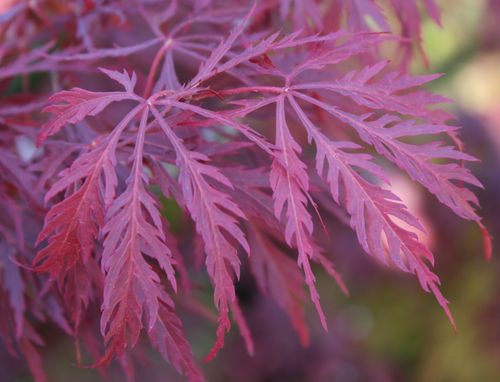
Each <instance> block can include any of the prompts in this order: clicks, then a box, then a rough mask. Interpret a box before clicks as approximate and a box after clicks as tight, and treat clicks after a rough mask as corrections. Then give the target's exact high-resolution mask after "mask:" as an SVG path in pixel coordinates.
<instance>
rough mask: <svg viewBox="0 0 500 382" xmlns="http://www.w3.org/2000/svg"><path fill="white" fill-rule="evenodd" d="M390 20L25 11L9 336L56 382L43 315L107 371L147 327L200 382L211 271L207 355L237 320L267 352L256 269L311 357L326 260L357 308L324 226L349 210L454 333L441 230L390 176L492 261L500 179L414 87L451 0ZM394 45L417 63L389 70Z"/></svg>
mask: <svg viewBox="0 0 500 382" xmlns="http://www.w3.org/2000/svg"><path fill="white" fill-rule="evenodd" d="M384 4H385V3H384ZM385 7H386V8H383V7H382V6H381V4H379V3H378V2H376V1H375V0H363V1H361V0H355V1H344V0H331V1H314V0H300V1H299V0H296V1H292V0H282V1H277V0H275V1H262V2H260V1H256V2H249V1H243V0H241V1H222V0H192V1H175V0H134V1H125V0H122V1H120V0H109V1H106V0H76V1H72V2H65V1H57V0H47V1H38V2H32V1H27V0H26V1H17V2H13V3H12V4H11V5H10V6H7V7H6V9H2V12H3V13H1V14H0V34H1V36H2V39H1V40H2V45H1V48H0V64H1V66H0V86H1V87H2V94H3V95H4V96H3V99H2V100H1V107H0V124H1V126H2V133H1V135H0V169H1V172H0V204H1V206H2V210H3V211H4V212H3V213H2V215H1V216H0V265H1V267H2V269H1V279H0V304H1V306H2V315H1V316H0V335H1V336H2V337H3V340H4V341H3V343H4V344H5V346H6V347H7V349H8V350H9V351H10V352H11V353H12V354H14V355H15V354H17V353H18V351H20V352H21V353H22V354H24V356H25V357H26V359H27V361H28V363H29V366H30V369H31V371H32V372H33V374H34V376H35V377H36V379H37V380H38V381H43V380H44V378H45V377H44V373H43V369H42V362H41V358H40V356H39V354H38V350H37V348H38V347H39V346H43V340H42V339H41V338H40V336H39V335H38V334H37V332H36V331H35V328H34V327H33V324H34V323H37V322H39V321H45V320H51V321H53V322H55V323H56V324H57V325H58V326H59V327H61V328H62V329H63V330H64V331H66V332H67V333H68V334H70V335H73V336H75V337H76V338H77V339H78V341H77V343H78V352H77V353H78V357H80V356H79V354H80V350H79V347H80V341H83V343H84V345H85V347H86V349H87V350H88V352H89V353H90V354H92V355H93V357H94V362H93V364H94V366H96V367H102V366H105V365H107V364H108V363H109V362H110V361H111V360H112V359H114V358H115V357H118V358H120V360H121V361H122V362H124V363H126V362H127V359H128V357H129V355H130V354H131V351H132V349H134V347H135V346H136V344H137V342H138V340H139V337H140V335H141V333H145V334H147V336H148V337H149V339H150V342H151V344H152V345H153V347H155V348H156V349H157V350H158V351H159V352H160V353H161V354H162V356H163V357H164V358H165V359H166V360H167V361H168V362H170V363H171V364H172V365H173V366H174V367H175V368H176V369H177V370H178V371H179V372H180V373H183V374H184V375H185V376H186V377H187V378H188V379H189V380H190V381H200V380H203V379H204V377H203V374H202V373H201V371H200V369H199V367H198V366H197V363H196V362H195V360H194V359H193V356H192V353H191V347H190V345H189V343H188V341H187V340H186V337H185V335H184V333H183V328H182V323H181V321H180V319H179V318H178V316H177V313H176V306H175V304H174V300H176V301H179V302H182V301H183V300H184V299H185V300H187V299H190V301H191V297H190V296H189V294H190V293H189V290H190V283H189V270H190V269H191V268H193V267H196V264H197V263H199V260H200V259H202V260H204V262H205V266H206V272H207V274H208V276H209V279H210V281H211V284H212V286H213V296H214V305H215V307H216V309H217V311H218V326H217V330H216V341H215V344H214V345H213V347H212V349H211V350H210V352H209V353H208V355H207V356H206V359H207V360H210V359H211V358H213V357H214V356H215V355H216V354H217V352H218V351H219V350H220V349H221V348H222V347H223V345H224V336H225V334H226V332H228V331H229V330H230V328H231V321H232V320H233V321H234V322H235V323H236V325H237V326H238V328H239V331H240V333H241V335H242V337H243V338H244V340H245V343H246V347H247V350H248V352H249V353H252V352H253V343H252V338H251V334H250V331H249V328H248V326H247V324H246V322H245V318H244V315H243V314H242V311H241V309H240V307H239V305H238V299H237V295H236V292H235V282H237V280H238V279H239V277H240V272H241V268H242V267H241V261H242V259H243V258H244V257H248V264H249V271H250V272H251V273H252V274H253V275H254V277H255V279H256V281H257V285H258V286H259V288H260V289H261V291H262V292H263V293H267V294H269V295H270V296H271V297H272V298H274V299H275V300H276V303H277V304H278V305H279V306H280V307H281V308H283V309H284V310H285V311H286V313H287V314H288V315H289V317H290V320H291V323H292V325H293V327H294V328H295V329H296V331H297V333H298V335H299V338H300V340H301V342H302V343H303V344H304V345H307V343H308V340H309V337H308V336H309V335H308V329H307V325H306V324H305V320H304V308H303V300H304V299H305V296H304V291H303V287H304V286H306V287H307V288H308V290H309V295H310V298H311V300H312V302H313V303H314V305H315V307H316V310H317V312H318V314H319V318H320V320H321V323H322V325H323V326H324V327H325V329H326V328H327V318H326V317H325V314H324V313H323V311H322V308H321V305H320V298H319V294H318V292H317V290H316V287H315V275H314V273H313V267H312V265H311V263H318V264H319V265H320V266H321V267H322V268H324V270H326V272H327V273H328V274H330V275H331V276H332V278H333V279H334V280H335V281H336V283H337V284H338V285H339V287H340V288H341V289H342V290H343V291H344V292H345V293H347V289H346V287H345V285H344V283H343V281H342V279H341V278H340V276H339V275H338V274H337V271H336V269H335V267H334V266H333V264H332V263H331V261H330V259H328V258H327V256H326V255H325V253H324V251H323V250H322V248H321V246H320V245H319V244H318V243H319V240H318V238H319V237H320V236H321V235H322V229H321V227H322V218H321V216H324V214H328V213H330V212H328V211H338V210H339V208H341V209H343V210H344V211H345V212H346V213H347V214H348V216H349V220H348V223H349V224H350V226H351V227H352V229H353V230H354V231H355V233H356V235H357V238H358V241H359V243H360V245H361V246H362V248H363V249H364V251H365V252H366V253H367V254H369V255H371V256H373V257H374V258H376V259H377V260H379V261H380V262H382V263H384V264H386V265H388V266H393V267H394V268H397V269H399V270H401V271H404V272H408V273H411V274H414V275H415V276H416V277H417V279H418V281H419V282H420V284H421V286H422V288H423V289H424V290H425V291H428V292H431V293H433V294H434V296H435V297H436V299H437V301H438V302H439V304H440V305H441V306H442V307H443V309H444V310H445V312H446V313H447V315H448V316H449V319H450V321H451V322H452V323H453V318H452V316H451V313H450V311H449V310H448V302H447V300H446V299H445V298H444V297H443V295H442V294H441V292H440V290H439V279H438V277H437V276H436V275H435V274H434V273H433V272H432V271H431V269H430V266H432V265H433V261H434V260H433V255H432V253H431V252H430V251H429V249H428V248H427V247H426V246H425V245H424V243H422V242H421V241H419V239H418V235H417V233H416V231H417V230H423V227H422V225H421V223H420V222H419V221H418V219H417V218H416V217H415V216H414V215H413V214H412V213H411V212H410V211H409V210H408V209H407V208H406V206H405V205H404V204H403V203H402V202H401V201H400V199H399V198H398V196H396V195H395V194H394V192H393V191H391V189H390V185H389V175H388V174H387V170H386V166H385V165H387V166H390V165H394V166H395V167H397V168H399V169H400V170H402V171H403V172H405V173H406V174H407V175H408V176H409V177H410V178H411V179H412V180H413V181H415V182H417V183H419V184H421V185H422V186H423V187H425V188H426V189H427V190H428V191H429V192H430V193H432V194H434V195H435V197H436V198H437V199H438V200H439V201H440V202H441V203H443V204H444V205H446V206H448V207H449V208H450V209H451V210H452V211H453V212H455V213H456V214H457V215H458V216H459V217H461V218H464V219H467V220H472V221H474V222H476V223H477V224H478V225H479V227H480V228H481V229H482V231H483V234H484V237H485V241H486V246H487V249H486V252H487V253H489V252H490V249H489V241H488V236H487V231H486V230H485V228H484V227H483V225H482V224H481V219H480V217H479V216H478V215H477V213H476V212H475V207H476V206H477V199H476V197H475V196H474V194H473V193H472V192H471V191H470V190H469V189H468V188H466V187H464V185H465V184H468V185H473V186H481V185H480V183H479V182H478V181H477V179H476V178H475V177H474V176H473V175H472V174H471V173H470V172H469V171H468V170H467V169H466V167H464V165H463V164H464V162H466V161H472V160H474V158H472V157H471V156H469V155H467V154H465V153H464V152H463V151H462V145H461V143H460V141H459V139H458V136H457V133H456V130H457V127H456V126H452V125H449V124H447V122H448V121H449V120H451V119H452V116H451V115H449V114H448V113H446V112H444V111H442V110H440V109H439V108H438V104H439V103H442V102H446V101H447V100H446V99H444V98H443V97H440V96H437V95H434V94H431V93H429V92H427V91H425V90H422V89H421V86H422V85H425V84H426V83H428V82H429V81H432V80H433V79H435V78H437V77H438V76H436V75H428V76H411V75H409V74H408V65H409V62H410V59H411V57H412V56H413V55H414V53H417V55H420V56H421V57H422V49H421V37H420V32H421V31H420V29H421V22H420V17H419V16H418V15H419V10H421V9H422V10H424V11H426V12H427V13H428V14H429V15H430V17H431V18H432V19H434V20H435V21H436V22H437V23H439V22H440V21H439V11H438V8H437V6H436V4H435V2H434V0H424V1H422V2H418V1H416V0H411V1H410V0H392V1H391V2H389V3H388V4H385ZM387 15H388V16H389V18H392V19H393V20H396V21H397V22H398V23H399V26H400V28H399V31H395V32H394V33H390V32H389V31H390V29H391V28H390V25H391V23H390V22H389V21H387V20H388V17H387ZM367 20H370V22H368V21H367ZM382 46H384V47H389V48H391V47H392V49H395V52H399V53H397V54H396V53H394V57H393V58H394V59H393V61H392V62H389V61H387V60H384V59H383V58H382V57H381V52H382V49H381V48H382ZM386 50H387V49H386ZM398 55H399V56H398ZM96 67H99V68H100V69H99V70H96V69H95V68H96ZM40 73H41V74H40ZM84 88H86V89H84ZM92 88H93V89H95V90H87V89H92ZM63 89H70V90H63ZM112 89H114V90H112ZM42 109H43V110H44V111H45V113H50V116H49V117H48V120H47V117H46V115H47V114H43V113H42V112H41V111H42ZM43 119H45V120H46V122H45V123H42V122H41V121H42V120H43ZM49 137H50V138H49ZM34 142H36V147H35V144H34ZM382 158H385V161H381V160H382ZM383 165H384V166H383ZM166 199H169V200H174V201H175V203H177V204H178V205H179V206H180V207H181V209H182V210H183V211H184V213H185V214H186V217H187V218H188V219H189V221H191V222H192V223H193V225H192V230H190V231H189V232H184V233H183V237H176V236H175V235H174V234H173V230H171V229H170V228H169V224H168V222H167V220H166V219H165V217H164V216H163V214H162V211H161V203H162V201H164V200H166ZM323 228H324V230H325V231H326V232H328V231H329V229H328V227H324V226H323ZM186 237H188V238H189V240H188V241H189V243H184V244H183V245H180V242H181V241H182V242H186V240H185V238H186ZM295 263H296V264H295ZM191 304H201V302H200V303H195V302H191ZM99 309H100V333H101V334H102V336H103V338H104V349H105V350H104V354H103V355H102V351H101V348H100V345H99V344H100V340H99V333H98V331H96V330H94V327H93V326H92V323H93V318H95V317H96V313H97V312H98V311H99ZM200 309H201V308H200ZM97 315H98V316H99V314H98V313H97ZM78 361H79V362H80V358H78Z"/></svg>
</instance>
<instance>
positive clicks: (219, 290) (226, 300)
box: [151, 106, 250, 360]
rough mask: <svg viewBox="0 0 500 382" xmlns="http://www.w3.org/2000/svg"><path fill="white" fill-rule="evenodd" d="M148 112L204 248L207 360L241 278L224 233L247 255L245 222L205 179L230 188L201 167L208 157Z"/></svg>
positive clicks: (216, 348)
mask: <svg viewBox="0 0 500 382" xmlns="http://www.w3.org/2000/svg"><path fill="white" fill-rule="evenodd" d="M151 111H152V113H153V115H154V116H155V118H156V121H157V122H158V124H159V125H160V127H161V129H162V130H163V132H164V133H165V135H166V136H167V137H168V139H169V141H170V143H171V145H172V147H173V148H174V151H175V153H176V163H177V166H178V167H179V170H180V173H179V183H180V185H181V187H182V192H183V196H184V200H185V202H186V206H187V208H188V210H189V212H190V214H191V217H192V218H193V220H194V221H195V223H196V229H197V231H198V233H199V234H200V235H201V236H202V238H203V241H204V244H205V252H206V254H207V258H206V267H207V271H208V274H209V275H210V278H211V280H212V283H213V284H214V288H215V290H214V302H215V305H216V306H217V309H218V310H219V326H218V328H217V341H216V343H215V345H214V347H213V348H212V350H211V351H210V353H209V354H208V356H207V358H206V359H207V360H209V359H211V358H213V357H215V355H216V354H217V352H218V351H219V350H220V349H221V348H222V346H223V345H224V333H225V332H226V331H228V330H229V329H230V327H231V323H230V321H229V316H228V314H229V309H230V304H231V302H232V301H234V300H235V298H236V295H235V290H234V284H233V277H232V274H231V270H232V271H233V272H234V274H235V275H236V276H237V277H239V274H240V260H239V258H238V254H237V250H236V248H235V247H234V246H233V244H231V242H230V241H228V239H227V238H226V236H225V235H224V233H223V231H225V232H227V233H228V234H229V235H230V236H231V238H232V239H234V240H235V241H236V242H237V243H238V244H240V245H241V246H242V247H243V248H244V249H245V251H246V252H247V253H248V252H249V251H250V248H249V246H248V243H247V241H246V239H245V235H244V234H243V231H242V230H241V229H240V228H239V227H238V225H237V222H236V219H235V217H238V218H244V215H243V212H242V211H241V210H240V208H239V207H238V205H237V204H235V203H234V202H233V201H232V200H231V199H230V197H229V196H228V195H227V194H225V193H224V192H222V191H220V190H218V189H217V188H215V187H214V186H212V185H211V184H210V183H209V181H208V179H212V180H214V181H216V182H218V183H220V184H222V185H224V186H226V187H229V188H232V185H231V183H230V181H229V180H228V179H227V178H226V177H225V176H224V175H223V174H222V173H221V172H220V171H219V170H218V169H217V168H216V167H213V166H211V165H208V164H206V163H203V162H207V161H208V160H209V158H208V157H206V156H205V155H203V154H200V153H198V152H194V151H190V150H188V149H187V148H186V147H185V146H184V145H183V143H182V141H181V140H180V139H179V138H178V137H177V136H176V135H175V133H174V132H173V130H172V129H171V127H170V126H169V125H168V123H167V122H166V121H165V119H164V118H163V117H162V116H161V114H160V113H159V112H158V110H157V109H156V108H155V107H154V106H152V107H151ZM228 265H230V268H228Z"/></svg>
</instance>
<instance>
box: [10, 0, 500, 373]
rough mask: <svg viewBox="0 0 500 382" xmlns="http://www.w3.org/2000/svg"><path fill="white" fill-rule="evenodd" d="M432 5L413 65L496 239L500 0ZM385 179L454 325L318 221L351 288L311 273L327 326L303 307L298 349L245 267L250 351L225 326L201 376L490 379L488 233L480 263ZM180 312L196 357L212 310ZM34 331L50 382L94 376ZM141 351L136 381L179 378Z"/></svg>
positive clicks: (494, 368)
mask: <svg viewBox="0 0 500 382" xmlns="http://www.w3.org/2000/svg"><path fill="white" fill-rule="evenodd" d="M440 5H441V8H442V11H443V20H442V24H443V25H442V27H441V28H440V27H438V26H436V25H435V24H434V23H432V22H431V21H429V22H425V24H424V30H423V41H424V48H425V51H426V53H427V58H428V65H427V66H426V65H425V64H424V62H423V61H424V60H421V59H420V60H419V59H416V60H415V63H414V68H413V70H414V72H415V73H429V72H441V73H445V74H444V76H443V77H442V78H440V79H439V80H437V81H435V82H434V83H433V84H432V85H431V89H432V90H433V91H436V92H439V93H441V94H444V95H446V96H449V97H450V98H452V99H454V100H455V101H456V102H455V103H453V104H451V106H450V108H452V109H453V110H454V112H455V113H456V114H457V115H458V116H459V121H458V123H459V124H460V125H461V126H463V129H462V138H463V140H464V142H466V148H467V152H469V153H472V154H474V155H475V156H477V157H478V158H480V159H481V162H478V163H474V164H473V170H474V173H475V174H476V175H477V176H478V178H479V179H480V180H481V181H482V182H483V184H484V186H485V189H484V190H480V191H479V192H478V195H479V198H480V201H481V205H482V210H481V214H482V216H484V222H485V224H486V225H487V227H489V229H490V231H491V234H492V236H493V239H495V238H499V237H500V218H499V216H500V197H499V195H500V166H499V165H500V0H441V1H440ZM394 183H395V186H396V187H397V188H398V192H397V193H398V194H399V195H401V196H402V198H403V199H405V200H406V202H407V203H408V204H409V205H410V206H411V208H413V209H414V210H415V211H416V212H418V211H420V213H419V214H420V216H421V217H422V219H423V220H424V221H425V222H426V225H427V226H428V227H430V230H429V233H428V235H427V238H426V240H428V241H429V243H430V246H431V248H432V249H433V251H434V253H435V255H436V273H437V274H438V275H440V276H441V279H442V283H443V292H444V293H445V295H446V296H447V297H448V298H449V300H450V301H451V309H452V311H453V314H454V316H455V319H456V322H457V327H458V332H457V333H455V332H454V331H453V329H452V328H451V327H450V325H449V323H448V321H447V319H446V317H445V315H444V313H443V312H442V310H441V308H440V306H439V305H438V304H437V303H436V302H435V301H434V300H433V298H432V297H431V296H430V295H429V294H426V293H424V292H422V291H421V289H420V288H419V286H418V285H417V284H416V281H415V280H413V278H411V277H407V276H404V275H400V274H397V273H395V272H392V271H391V270H385V269H383V268H382V267H380V266H379V265H377V264H374V263H373V262H372V261H371V260H370V259H368V258H367V256H365V255H363V254H362V253H361V250H360V248H359V246H358V244H357V243H356V240H355V236H354V234H353V233H351V232H350V229H349V228H347V227H345V226H344V225H342V224H340V223H337V222H328V226H329V228H330V227H331V229H329V231H330V238H325V241H327V242H328V243H329V245H328V246H329V248H330V250H329V256H330V258H332V259H333V260H334V261H335V262H336V264H337V268H338V270H339V271H340V272H341V273H342V274H343V276H344V279H345V281H346V283H347V285H348V287H349V289H350V293H351V296H350V297H345V296H343V295H342V294H341V293H340V292H339V291H338V289H337V288H336V287H335V286H334V285H333V282H332V281H331V279H329V278H327V277H326V276H325V275H322V274H319V275H318V282H319V288H320V293H321V296H322V297H321V301H322V303H323V305H324V307H325V310H326V312H327V316H328V317H329V325H330V331H329V332H328V333H325V332H324V331H323V330H322V329H321V327H320V324H319V321H318V319H317V317H316V316H315V313H314V311H313V309H312V307H311V306H308V311H307V313H308V321H309V324H310V327H311V343H310V346H309V347H307V348H303V347H301V346H300V344H299V342H298V339H297V337H296V335H295V333H294V332H293V330H292V328H291V326H290V324H289V321H288V319H287V317H286V316H285V314H284V313H283V312H282V311H280V310H279V308H277V307H276V306H275V305H274V303H272V302H271V301H270V300H269V299H267V298H265V297H264V296H262V295H259V294H258V292H256V291H257V288H256V286H255V282H254V280H252V279H251V278H250V276H243V278H242V280H241V282H240V283H239V285H238V294H239V297H240V300H241V302H242V308H243V310H244V313H245V314H246V316H247V318H248V321H249V325H250V330H251V331H252V334H253V336H254V339H255V343H256V355H255V356H254V357H253V358H251V357H249V356H248V355H247V354H246V353H245V351H244V346H243V343H242V341H241V339H240V338H239V336H238V333H237V330H236V329H234V330H233V331H232V332H231V334H230V336H229V337H228V339H227V345H226V347H225V349H224V350H223V351H222V353H221V354H220V355H219V356H218V358H217V359H215V360H214V361H212V362H211V363H209V364H207V365H205V366H204V368H205V370H206V373H207V376H208V378H209V380H210V381H216V382H225V381H238V382H246V381H248V382H250V381H259V382H278V381H286V382H294V381H297V382H299V381H300V382H302V381H304V382H305V381H307V382H309V381H311V382H323V381H325V382H327V381H339V382H357V381H381V382H382V381H388V382H389V381H398V382H399V381H405V382H406V381H415V382H448V381H449V382H471V381H480V382H496V381H500V297H499V296H500V277H498V275H499V274H500V273H499V265H500V259H499V258H498V257H499V256H498V255H499V253H498V247H499V244H498V242H496V241H495V240H494V242H493V243H494V253H493V260H492V261H491V262H490V263H485V262H484V260H483V254H482V248H483V245H482V239H481V235H480V232H479V231H478V229H477V227H476V225H474V224H472V223H467V222H463V221H460V219H457V218H455V216H453V215H452V213H451V212H449V211H447V210H446V208H445V207H442V206H440V205H439V203H437V202H436V201H435V200H433V198H432V197H430V196H428V195H426V194H424V193H423V192H421V191H422V190H421V189H419V188H416V186H415V185H413V184H412V183H411V182H410V181H409V180H408V179H403V178H402V179H399V178H396V179H395V180H394ZM164 207H165V211H166V215H167V217H168V218H169V220H170V222H171V225H172V228H173V229H174V230H175V231H176V232H182V230H183V225H184V224H185V222H183V221H182V219H183V218H182V214H181V213H180V211H179V210H178V209H177V208H176V206H175V203H172V201H168V200H165V201H164ZM186 240H187V241H189V240H191V239H190V238H186ZM181 246H182V243H181ZM193 278H194V279H195V280H197V283H198V284H196V283H195V285H194V290H193V292H192V293H196V294H199V295H200V296H201V297H202V298H204V299H205V300H206V302H207V304H206V305H207V306H210V305H211V304H210V300H211V292H210V290H209V287H208V280H207V279H206V276H204V275H203V272H199V274H195V275H193ZM197 286H198V288H197ZM189 304H190V303H189V299H187V298H186V300H185V302H183V303H182V305H185V306H184V308H188V309H184V310H185V311H189V310H190V309H191V310H192V309H193V307H190V305H189ZM182 305H181V309H180V310H181V314H182V310H183V309H182V308H183V307H182ZM203 316H204V317H203ZM182 318H183V321H184V323H185V326H186V332H187V334H188V337H189V339H190V340H191V343H192V344H193V348H194V352H195V353H196V356H197V357H198V359H201V358H202V357H203V356H204V355H205V354H206V352H207V351H208V349H209V347H210V346H211V344H212V341H213V336H214V334H213V333H214V324H213V323H212V322H211V321H210V319H211V318H212V313H211V312H209V311H208V312H202V315H193V314H192V313H189V314H188V313H185V317H182ZM207 318H208V320H207ZM51 330H52V331H51ZM44 337H45V338H51V340H50V342H51V344H52V346H51V347H48V348H46V350H45V352H44V359H45V362H46V366H47V369H48V370H47V371H48V374H49V376H50V381H54V382H66V381H70V380H71V381H72V382H78V381H93V380H98V379H99V378H100V377H99V374H98V371H96V370H92V369H82V368H78V367H76V364H75V361H74V347H73V345H74V344H73V343H72V342H71V340H70V339H68V338H67V337H66V336H64V335H62V334H61V333H60V332H58V331H57V330H56V329H55V328H53V329H51V328H50V327H49V328H47V329H46V330H45V333H44ZM55 344H56V345H55ZM138 353H140V352H138ZM146 353H151V354H146ZM143 355H144V356H143V357H141V358H139V359H135V360H134V361H135V363H136V365H139V367H138V368H137V370H136V373H137V375H138V378H137V379H138V380H142V381H177V380H179V381H180V380H182V379H181V378H180V377H178V376H177V375H176V374H175V372H174V371H172V369H171V368H170V367H169V366H168V365H165V363H163V362H162V361H161V359H160V358H159V357H158V356H157V355H156V354H155V353H154V352H152V351H151V350H149V349H147V348H145V349H144V351H143ZM16 362H17V361H14V362H11V366H12V367H13V368H17V366H19V369H21V370H22V369H23V367H22V361H18V362H19V365H17V364H16ZM1 373H2V372H1V371H0V380H3V379H2V376H1ZM139 376H140V378H139ZM108 378H109V380H112V381H114V380H116V381H121V380H122V378H123V374H122V373H121V372H120V371H119V370H118V367H116V368H115V369H111V371H110V373H109V374H108ZM18 380H19V381H29V380H30V376H29V375H19V379H18Z"/></svg>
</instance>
